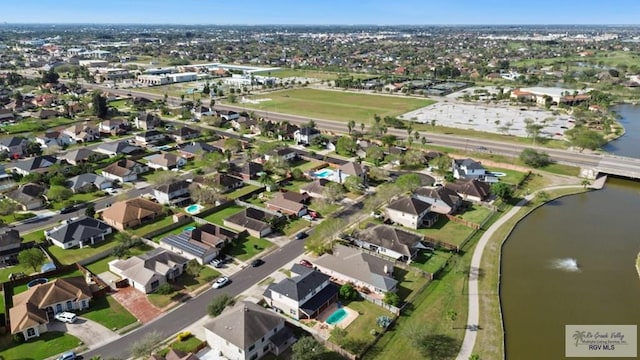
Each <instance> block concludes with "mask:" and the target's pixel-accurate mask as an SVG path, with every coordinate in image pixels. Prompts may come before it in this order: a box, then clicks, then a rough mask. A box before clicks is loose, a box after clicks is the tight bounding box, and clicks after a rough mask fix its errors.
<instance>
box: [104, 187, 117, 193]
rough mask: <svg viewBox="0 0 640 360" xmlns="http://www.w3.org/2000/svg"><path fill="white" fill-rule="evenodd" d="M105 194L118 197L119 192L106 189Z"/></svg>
mask: <svg viewBox="0 0 640 360" xmlns="http://www.w3.org/2000/svg"><path fill="white" fill-rule="evenodd" d="M104 192H106V193H107V194H109V195H116V194H117V193H118V191H117V190H116V189H114V188H112V187H110V188H106V189H104Z"/></svg>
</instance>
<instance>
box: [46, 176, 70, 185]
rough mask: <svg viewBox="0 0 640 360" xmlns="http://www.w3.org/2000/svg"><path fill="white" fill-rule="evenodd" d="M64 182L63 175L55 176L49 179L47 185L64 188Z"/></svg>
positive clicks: (65, 179) (65, 180)
mask: <svg viewBox="0 0 640 360" xmlns="http://www.w3.org/2000/svg"><path fill="white" fill-rule="evenodd" d="M66 182H67V178H66V177H64V175H62V174H55V175H53V176H52V177H50V178H49V185H58V186H64V184H65V183H66Z"/></svg>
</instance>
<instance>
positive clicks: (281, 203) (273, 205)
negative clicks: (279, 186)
mask: <svg viewBox="0 0 640 360" xmlns="http://www.w3.org/2000/svg"><path fill="white" fill-rule="evenodd" d="M282 194H283V193H280V192H279V193H276V194H275V196H274V197H273V199H271V200H269V201H267V202H266V203H265V204H266V205H267V209H269V210H273V211H277V212H279V213H282V214H285V215H290V216H298V217H300V216H304V215H305V214H306V213H307V207H306V206H305V205H304V204H301V203H299V202H296V201H292V200H288V199H286V198H285V197H284V196H283V195H282Z"/></svg>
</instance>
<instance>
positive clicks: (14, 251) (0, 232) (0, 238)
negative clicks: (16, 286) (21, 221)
mask: <svg viewBox="0 0 640 360" xmlns="http://www.w3.org/2000/svg"><path fill="white" fill-rule="evenodd" d="M25 245H27V244H26V243H25ZM29 245H33V243H30V244H29ZM25 247H26V246H25ZM22 249H23V246H22V239H21V238H20V232H19V231H18V230H15V229H9V228H7V227H3V228H0V266H8V265H14V264H15V263H16V262H17V260H16V259H17V258H18V253H19V252H20V251H21V250H22ZM3 280H5V279H3Z"/></svg>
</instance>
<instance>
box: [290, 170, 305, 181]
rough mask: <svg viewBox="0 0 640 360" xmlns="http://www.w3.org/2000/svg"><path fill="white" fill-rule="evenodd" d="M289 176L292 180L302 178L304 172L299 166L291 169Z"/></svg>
mask: <svg viewBox="0 0 640 360" xmlns="http://www.w3.org/2000/svg"><path fill="white" fill-rule="evenodd" d="M291 177H292V178H293V180H304V172H303V171H302V170H300V168H293V169H291Z"/></svg>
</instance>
